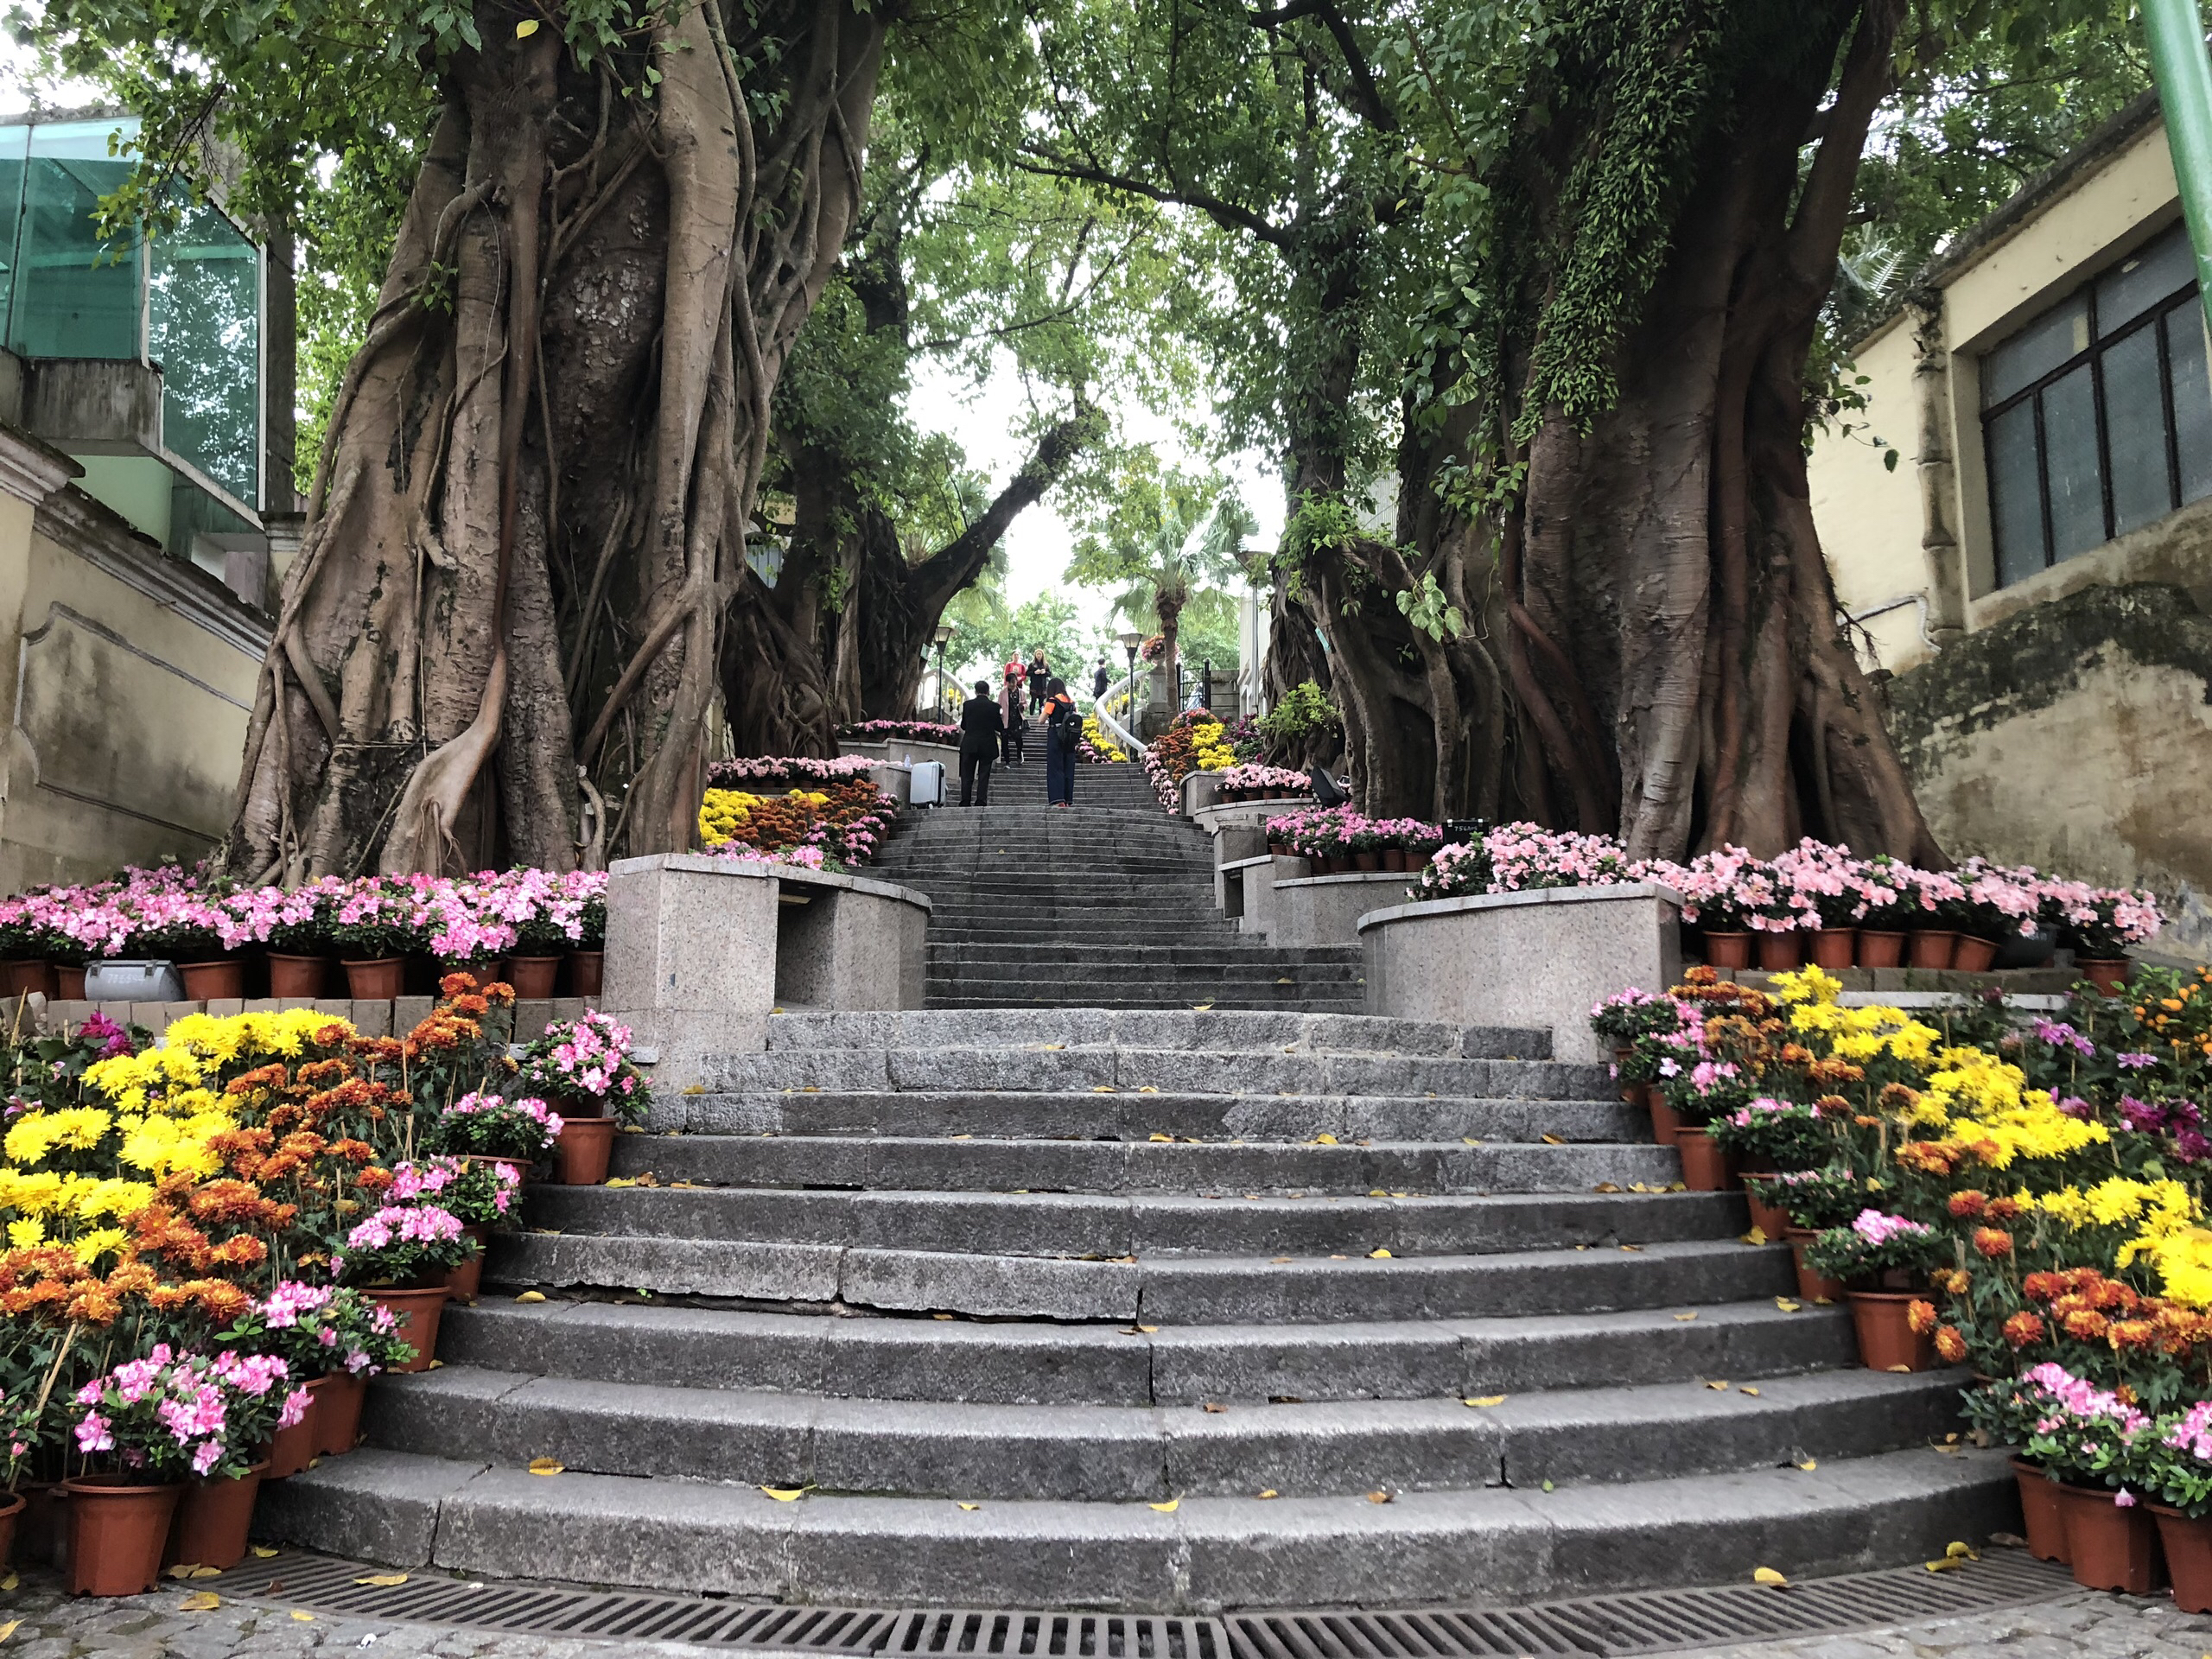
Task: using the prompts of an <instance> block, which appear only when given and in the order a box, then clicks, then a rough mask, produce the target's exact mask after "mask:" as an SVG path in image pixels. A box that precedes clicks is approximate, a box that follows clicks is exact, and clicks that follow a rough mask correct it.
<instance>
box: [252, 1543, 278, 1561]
mask: <svg viewBox="0 0 2212 1659" xmlns="http://www.w3.org/2000/svg"><path fill="white" fill-rule="evenodd" d="M253 1553H254V1554H256V1555H257V1556H259V1557H260V1558H261V1559H262V1560H264V1561H266V1560H273V1559H274V1558H275V1556H276V1554H277V1552H276V1551H275V1550H273V1549H271V1548H270V1547H269V1546H268V1545H266V1544H256V1545H255V1546H254V1547H253Z"/></svg>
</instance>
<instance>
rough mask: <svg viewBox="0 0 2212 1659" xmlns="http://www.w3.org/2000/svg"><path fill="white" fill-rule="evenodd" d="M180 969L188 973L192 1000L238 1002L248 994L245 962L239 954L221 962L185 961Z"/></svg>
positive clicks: (186, 990)
mask: <svg viewBox="0 0 2212 1659" xmlns="http://www.w3.org/2000/svg"><path fill="white" fill-rule="evenodd" d="M177 971H178V972H179V973H180V974H181V975H183V976H184V1000H185V1001H188V1002H222V1001H232V1002H237V1001H244V1000H245V963H243V962H240V961H239V960H238V958H237V957H224V958H223V959H222V960H220V961H219V962H181V963H178V964H177Z"/></svg>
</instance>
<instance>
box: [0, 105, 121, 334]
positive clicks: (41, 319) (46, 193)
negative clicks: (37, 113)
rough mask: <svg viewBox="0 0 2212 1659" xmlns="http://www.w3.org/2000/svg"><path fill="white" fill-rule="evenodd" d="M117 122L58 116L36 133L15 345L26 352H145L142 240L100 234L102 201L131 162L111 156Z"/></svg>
mask: <svg viewBox="0 0 2212 1659" xmlns="http://www.w3.org/2000/svg"><path fill="white" fill-rule="evenodd" d="M118 130H120V128H119V126H118V124H117V123H116V122H114V121H58V122H54V123H53V124H50V125H45V126H35V127H33V128H32V129H31V130H30V144H29V161H28V164H27V167H26V168H25V172H24V178H23V191H22V215H21V224H20V227H19V230H18V232H17V235H16V283H15V296H14V302H13V303H12V304H11V305H10V308H9V316H8V346H9V348H10V350H12V351H14V352H16V353H18V354H20V355H22V356H24V357H129V358H135V357H137V355H138V354H139V347H140V343H141V342H140V338H139V336H140V329H141V327H142V317H141V311H140V304H141V295H142V291H143V288H142V284H141V283H140V280H139V268H138V257H139V251H138V248H137V244H136V241H135V239H133V240H130V241H125V242H124V243H121V244H118V243H115V242H112V241H111V240H110V239H109V238H105V237H103V236H102V235H101V234H100V232H99V225H98V224H97V222H96V221H95V220H94V219H93V213H94V210H95V209H96V208H97V207H98V206H99V199H100V198H101V197H102V196H104V195H105V194H108V193H109V192H110V191H111V190H113V189H114V188H116V187H117V186H118V185H119V184H121V183H122V182H123V180H124V175H126V174H127V173H128V172H129V171H130V162H128V161H127V160H126V159H125V158H124V157H123V156H111V155H110V154H109V153H108V146H109V141H110V139H111V137H113V136H114V135H115V134H116V133H117V132H118Z"/></svg>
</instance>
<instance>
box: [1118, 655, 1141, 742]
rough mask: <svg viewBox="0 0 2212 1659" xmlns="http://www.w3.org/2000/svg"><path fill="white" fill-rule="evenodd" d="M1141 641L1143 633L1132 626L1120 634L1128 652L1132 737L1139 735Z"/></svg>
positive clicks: (1130, 727) (1129, 711)
mask: <svg viewBox="0 0 2212 1659" xmlns="http://www.w3.org/2000/svg"><path fill="white" fill-rule="evenodd" d="M1143 643H1144V635H1142V634H1141V633H1139V632H1136V631H1135V629H1134V628H1133V629H1131V630H1130V631H1129V632H1127V633H1125V634H1123V635H1122V650H1123V651H1126V652H1128V653H1129V690H1128V716H1129V721H1128V725H1129V734H1130V735H1131V736H1133V737H1135V736H1139V735H1141V734H1140V733H1139V732H1138V731H1137V647H1138V646H1139V645H1142V644H1143Z"/></svg>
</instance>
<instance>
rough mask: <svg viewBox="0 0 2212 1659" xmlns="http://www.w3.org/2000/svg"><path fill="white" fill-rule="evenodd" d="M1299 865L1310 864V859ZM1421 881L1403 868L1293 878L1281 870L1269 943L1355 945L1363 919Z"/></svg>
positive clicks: (1272, 906)
mask: <svg viewBox="0 0 2212 1659" xmlns="http://www.w3.org/2000/svg"><path fill="white" fill-rule="evenodd" d="M1281 862H1283V863H1289V862H1292V861H1291V860H1288V859H1284V860H1281ZM1296 862H1297V863H1300V864H1305V863H1306V860H1304V859H1299V860H1296ZM1418 880H1421V877H1420V876H1418V875H1408V874H1406V873H1405V872H1404V871H1403V870H1380V871H1377V870H1360V871H1352V872H1347V873H1345V874H1338V875H1308V874H1306V873H1305V871H1304V870H1300V871H1297V872H1294V873H1292V874H1289V876H1288V878H1287V879H1286V878H1285V874H1284V873H1282V872H1280V871H1279V872H1277V874H1276V877H1275V882H1274V895H1273V897H1272V899H1270V900H1269V903H1268V944H1353V943H1355V942H1357V939H1358V938H1359V925H1360V921H1361V919H1362V918H1364V917H1366V916H1368V915H1370V914H1371V913H1373V912H1374V911H1375V909H1376V906H1379V905H1387V904H1389V903H1390V902H1391V901H1392V900H1393V899H1404V898H1405V896H1406V889H1407V888H1408V887H1411V886H1412V885H1413V884H1414V882H1416V881H1418Z"/></svg>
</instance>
